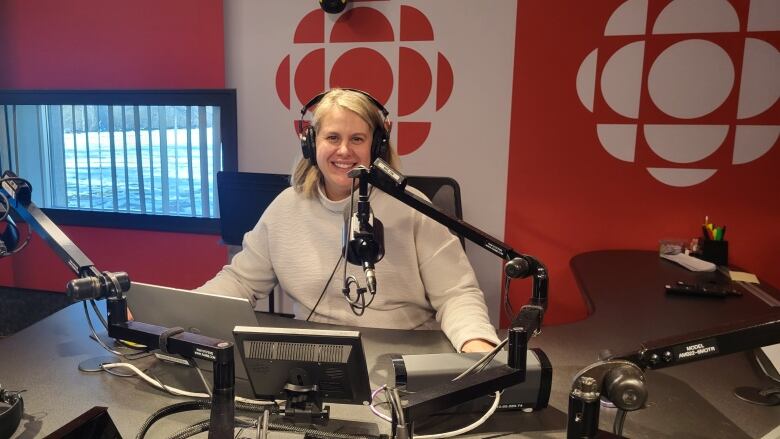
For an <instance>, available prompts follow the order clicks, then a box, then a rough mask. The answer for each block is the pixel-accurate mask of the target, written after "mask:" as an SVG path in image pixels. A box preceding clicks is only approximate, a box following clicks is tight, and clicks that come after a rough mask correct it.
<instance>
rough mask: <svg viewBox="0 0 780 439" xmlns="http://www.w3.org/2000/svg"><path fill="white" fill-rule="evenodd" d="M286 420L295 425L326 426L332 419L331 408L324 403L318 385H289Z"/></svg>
mask: <svg viewBox="0 0 780 439" xmlns="http://www.w3.org/2000/svg"><path fill="white" fill-rule="evenodd" d="M284 393H285V395H286V401H287V403H286V404H285V407H284V420H285V421H287V422H290V423H293V424H295V425H325V424H326V423H327V422H328V419H330V408H329V407H325V406H324V405H323V403H322V395H321V394H320V391H319V389H318V388H317V385H316V384H313V385H310V386H303V385H297V384H292V383H287V384H286V385H285V386H284Z"/></svg>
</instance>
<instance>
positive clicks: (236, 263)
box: [197, 218, 277, 303]
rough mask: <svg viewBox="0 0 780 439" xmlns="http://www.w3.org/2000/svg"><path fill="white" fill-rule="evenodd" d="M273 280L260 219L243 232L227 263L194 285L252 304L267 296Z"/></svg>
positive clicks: (265, 232) (265, 230)
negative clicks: (240, 247) (201, 282)
mask: <svg viewBox="0 0 780 439" xmlns="http://www.w3.org/2000/svg"><path fill="white" fill-rule="evenodd" d="M276 283H277V280H276V276H275V274H274V269H273V266H272V264H271V260H270V259H269V252H268V233H267V229H266V227H265V223H264V222H263V218H261V219H260V221H259V222H258V223H257V225H256V226H255V227H254V228H253V229H252V230H250V231H249V232H247V233H246V234H245V235H244V240H243V242H242V249H241V251H240V252H238V253H237V254H236V255H235V256H234V257H233V260H232V261H231V263H230V264H229V265H225V266H224V267H222V270H221V271H220V272H219V273H217V275H216V276H215V277H214V278H212V279H211V280H209V281H208V282H206V283H205V284H203V285H202V286H200V287H199V288H197V290H198V291H203V292H207V293H213V294H221V295H224V296H233V297H243V298H247V299H249V300H250V301H252V303H254V301H255V300H256V299H257V298H263V297H265V296H267V295H268V294H269V293H270V292H271V290H273V288H274V286H275V285H276Z"/></svg>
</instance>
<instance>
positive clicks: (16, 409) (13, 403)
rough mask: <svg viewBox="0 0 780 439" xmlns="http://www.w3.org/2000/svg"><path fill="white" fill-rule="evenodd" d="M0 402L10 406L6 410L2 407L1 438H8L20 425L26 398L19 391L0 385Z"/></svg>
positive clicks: (0, 420) (0, 412)
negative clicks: (11, 390) (9, 389)
mask: <svg viewBox="0 0 780 439" xmlns="http://www.w3.org/2000/svg"><path fill="white" fill-rule="evenodd" d="M0 402H2V403H5V404H7V405H8V406H9V407H8V409H6V410H2V409H0V439H7V438H10V437H11V435H12V434H14V432H15V431H16V429H17V427H19V422H21V420H22V413H24V400H22V397H21V395H19V393H18V392H9V391H7V390H5V389H3V388H2V387H0Z"/></svg>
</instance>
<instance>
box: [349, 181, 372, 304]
mask: <svg viewBox="0 0 780 439" xmlns="http://www.w3.org/2000/svg"><path fill="white" fill-rule="evenodd" d="M355 180H357V177H352V191H351V192H350V194H349V219H348V220H347V223H346V225H345V227H346V230H347V234H350V233H351V232H352V215H353V214H354V210H355ZM373 190H374V187H373V186H372V187H371V188H370V189H369V192H368V196H369V198H370V197H371V192H373ZM349 241H350V239H349V236H345V237H344V251H343V254H342V255H341V257H342V259H344V275H343V278H344V287H343V288H342V289H341V294H343V295H344V298H345V299H346V300H347V303H348V304H349V309H350V310H352V313H353V314H355V315H356V316H358V317H360V316H362V315H363V314H364V313H365V312H366V308H368V307H369V306H371V304H372V303H373V302H374V298H375V297H376V293H375V292H372V293H371V299H369V301H368V303H366V291H367V289H366V288H364V287H361V286H360V282H358V280H357V278H355V276H352V275H349V276H347V260H348V258H347V251H348V249H349ZM352 284H355V298H354V299H353V298H352Z"/></svg>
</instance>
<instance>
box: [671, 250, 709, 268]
mask: <svg viewBox="0 0 780 439" xmlns="http://www.w3.org/2000/svg"><path fill="white" fill-rule="evenodd" d="M661 257H662V258H664V259H668V260H670V261H672V262H676V263H678V264H680V265H682V266H683V267H685V268H687V269H688V270H691V271H715V268H716V267H715V264H713V263H712V262H707V261H704V260H702V259H699V258H694V257H693V256H690V255H686V254H684V253H677V254H675V255H670V254H662V255H661Z"/></svg>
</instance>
